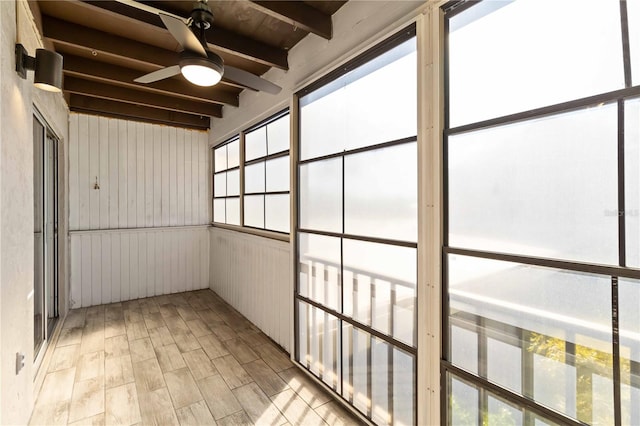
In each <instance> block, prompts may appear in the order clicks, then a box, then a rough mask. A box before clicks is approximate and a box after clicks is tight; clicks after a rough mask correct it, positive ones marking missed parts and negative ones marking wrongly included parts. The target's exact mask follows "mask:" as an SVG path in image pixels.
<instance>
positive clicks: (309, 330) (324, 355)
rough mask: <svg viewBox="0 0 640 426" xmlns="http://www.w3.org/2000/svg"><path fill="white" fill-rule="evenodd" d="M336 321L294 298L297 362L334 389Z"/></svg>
mask: <svg viewBox="0 0 640 426" xmlns="http://www.w3.org/2000/svg"><path fill="white" fill-rule="evenodd" d="M339 327H340V321H339V320H338V319H337V318H336V317H334V316H333V315H330V314H328V313H326V312H324V311H322V310H320V309H317V308H314V307H312V306H309V305H308V304H306V303H304V302H301V301H298V328H299V330H300V335H299V336H298V337H299V338H298V348H299V351H300V353H299V359H298V360H299V361H300V362H301V363H302V364H303V365H306V366H307V368H309V369H310V370H311V371H312V372H313V373H314V374H316V375H318V376H320V377H322V380H323V381H324V382H325V383H326V384H327V385H329V386H330V387H331V388H332V389H334V390H337V389H338V386H339V377H340V368H341V365H340V364H341V362H340V352H339V351H338V348H339V341H338V339H339V334H340V333H339V332H338V331H339Z"/></svg>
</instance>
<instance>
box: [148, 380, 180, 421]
mask: <svg viewBox="0 0 640 426" xmlns="http://www.w3.org/2000/svg"><path fill="white" fill-rule="evenodd" d="M138 402H139V404H140V414H141V417H142V424H143V425H145V426H146V425H158V426H165V425H179V423H178V418H177V417H176V412H175V410H174V409H173V405H172V403H171V397H170V396H169V391H168V390H167V388H166V387H162V388H159V389H156V390H154V391H152V392H138Z"/></svg>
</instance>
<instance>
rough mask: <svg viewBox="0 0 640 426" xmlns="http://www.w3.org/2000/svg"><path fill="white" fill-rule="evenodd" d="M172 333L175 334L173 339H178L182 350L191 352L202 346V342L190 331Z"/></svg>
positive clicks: (177, 342)
mask: <svg viewBox="0 0 640 426" xmlns="http://www.w3.org/2000/svg"><path fill="white" fill-rule="evenodd" d="M171 335H172V336H173V340H175V341H176V345H177V346H178V349H180V352H189V351H193V350H196V349H198V348H199V347H200V342H198V339H196V337H195V336H194V335H193V334H191V332H190V331H186V332H179V333H172V334H171Z"/></svg>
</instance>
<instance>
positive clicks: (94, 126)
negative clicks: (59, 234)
mask: <svg viewBox="0 0 640 426" xmlns="http://www.w3.org/2000/svg"><path fill="white" fill-rule="evenodd" d="M87 131H88V132H89V135H88V137H89V182H87V184H86V186H87V188H88V190H89V229H99V228H100V192H99V191H97V190H96V189H95V188H94V187H95V183H96V179H97V178H98V177H99V175H100V143H99V139H100V127H99V125H98V117H96V116H95V115H91V116H89V117H88V123H87Z"/></svg>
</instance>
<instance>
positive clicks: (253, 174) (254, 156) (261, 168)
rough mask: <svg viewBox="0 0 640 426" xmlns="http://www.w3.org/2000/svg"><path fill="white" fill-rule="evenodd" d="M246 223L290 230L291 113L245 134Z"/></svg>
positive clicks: (262, 227)
mask: <svg viewBox="0 0 640 426" xmlns="http://www.w3.org/2000/svg"><path fill="white" fill-rule="evenodd" d="M244 144H245V163H244V225H245V226H250V227H253V228H261V229H267V230H270V231H277V232H285V233H288V232H289V187H290V185H289V169H290V167H289V114H288V113H285V114H284V115H281V116H276V117H275V118H274V119H272V120H271V121H269V122H267V123H265V124H261V125H260V126H259V127H257V128H255V129H252V130H250V131H247V132H246V133H245V137H244Z"/></svg>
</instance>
